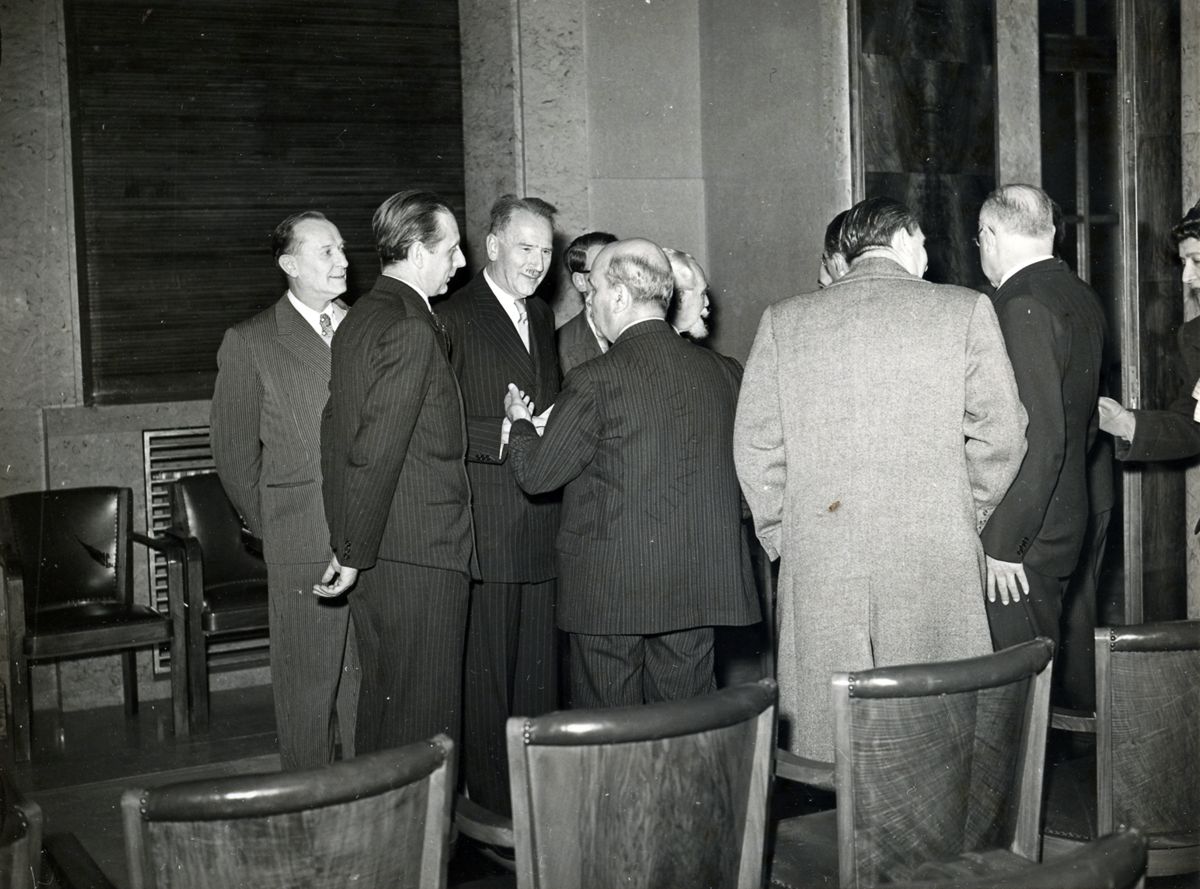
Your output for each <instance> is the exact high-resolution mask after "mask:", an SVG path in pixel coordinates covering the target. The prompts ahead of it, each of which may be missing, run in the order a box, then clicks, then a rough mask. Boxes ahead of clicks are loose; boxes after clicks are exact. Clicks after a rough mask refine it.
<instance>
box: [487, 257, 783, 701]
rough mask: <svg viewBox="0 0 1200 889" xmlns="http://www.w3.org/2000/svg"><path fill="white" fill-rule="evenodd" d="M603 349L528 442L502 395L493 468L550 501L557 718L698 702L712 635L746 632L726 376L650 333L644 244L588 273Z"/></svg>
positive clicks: (688, 345) (743, 548) (660, 274)
mask: <svg viewBox="0 0 1200 889" xmlns="http://www.w3.org/2000/svg"><path fill="white" fill-rule="evenodd" d="M590 284H591V286H592V288H593V294H592V306H593V317H594V319H595V322H596V326H597V327H598V328H599V329H600V332H601V333H602V334H604V336H605V337H606V338H607V339H608V340H609V341H610V342H611V343H612V346H611V347H610V348H609V350H608V351H607V352H606V353H605V354H604V355H602V356H600V357H598V358H594V359H592V360H591V361H589V362H587V363H585V364H583V365H581V366H580V367H578V368H576V369H575V370H574V371H572V372H571V375H570V376H569V377H568V378H567V381H566V385H565V386H564V388H563V391H562V392H560V393H559V396H558V399H557V402H556V404H555V406H554V411H553V413H552V414H551V416H550V418H549V422H548V423H547V425H546V427H545V437H544V438H541V439H539V438H538V433H537V431H536V429H535V427H534V425H533V423H532V422H530V420H531V419H532V412H531V410H530V409H529V405H528V404H527V403H526V402H525V400H524V397H523V395H524V393H520V392H519V390H518V388H517V387H515V386H512V387H510V390H509V395H508V397H507V398H506V402H505V407H506V411H507V416H508V419H509V420H510V421H511V422H512V428H511V432H510V438H509V448H510V454H509V458H508V462H509V466H510V468H511V469H512V471H513V473H514V474H515V475H516V477H517V481H518V482H519V483H520V485H521V487H522V488H523V489H524V490H526V491H528V492H530V493H539V492H544V491H552V490H555V489H557V488H559V487H562V486H564V485H565V491H564V495H563V516H562V525H561V527H560V529H559V533H558V538H557V550H558V567H559V582H560V590H559V603H558V625H559V626H560V627H561V628H562V629H564V630H566V631H567V632H568V633H570V634H571V635H570V640H571V652H570V673H571V677H570V682H571V695H572V703H573V704H574V705H576V706H585V707H608V706H620V705H626V704H640V703H643V702H647V701H659V700H670V699H676V698H684V697H691V696H695V695H699V694H703V693H705V692H707V691H709V690H711V689H712V688H713V687H714V682H713V627H714V626H715V625H737V626H744V625H746V624H751V623H755V622H756V621H758V620H759V619H760V612H759V606H758V597H757V593H756V591H755V586H754V578H753V574H752V571H751V567H750V555H749V549H748V546H747V544H746V538H745V536H744V535H743V534H742V532H741V518H742V509H741V490H740V488H739V487H738V481H737V476H736V475H735V473H734V467H733V417H734V409H735V406H736V404H737V395H738V386H739V383H740V380H741V371H740V369H739V367H738V365H737V362H735V361H733V360H732V359H730V358H726V357H724V356H721V355H718V354H716V353H714V352H710V351H709V350H707V349H704V348H702V347H700V346H697V345H696V344H694V343H692V342H689V341H688V340H686V339H684V338H683V337H680V336H678V335H677V334H676V333H675V331H674V330H673V329H672V328H671V327H670V325H668V324H667V322H666V312H667V306H668V303H669V301H670V298H671V292H672V288H673V284H674V282H673V279H672V276H671V266H670V263H669V262H668V261H667V257H666V256H665V255H664V254H663V252H662V250H660V249H659V248H658V247H657V246H656V245H654V244H652V243H650V242H649V241H644V240H631V241H618V242H617V243H615V244H610V245H608V246H607V247H605V248H604V249H603V250H602V251H601V252H600V254H599V255H598V256H597V257H596V261H595V263H594V264H593V265H592V271H591V276H590Z"/></svg>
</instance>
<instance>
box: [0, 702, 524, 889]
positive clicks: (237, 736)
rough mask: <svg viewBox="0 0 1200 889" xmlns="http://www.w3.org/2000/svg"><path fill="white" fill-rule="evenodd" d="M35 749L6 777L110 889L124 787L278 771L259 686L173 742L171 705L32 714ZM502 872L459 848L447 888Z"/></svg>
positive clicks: (120, 883) (119, 880)
mask: <svg viewBox="0 0 1200 889" xmlns="http://www.w3.org/2000/svg"><path fill="white" fill-rule="evenodd" d="M33 744H34V748H33V759H32V763H26V764H23V765H20V766H17V767H16V768H15V769H14V771H13V777H14V779H15V782H16V784H17V786H18V787H19V788H20V789H21V790H22V791H23V792H24V794H25V795H26V796H27V797H28V798H30V799H32V800H33V801H34V802H36V803H37V804H38V805H39V806H41V809H42V816H43V820H44V829H45V833H46V834H47V835H49V834H55V833H72V834H74V835H75V836H76V837H77V838H78V839H79V841H80V842H81V843H82V845H83V847H84V849H86V850H87V852H88V854H89V855H91V857H92V858H93V859H94V860H95V862H96V864H97V865H99V867H100V869H101V870H103V871H104V873H105V875H106V876H107V877H108V878H109V880H111V881H112V882H113V883H114V884H115V885H116V886H117V887H118V889H126V887H128V886H129V874H128V871H127V869H126V866H125V852H124V845H123V842H124V840H123V837H122V832H121V813H120V800H121V794H122V793H123V792H124V791H125V789H126V788H129V787H146V786H156V785H160V784H166V783H170V782H173V781H184V780H189V779H194V778H207V777H216V776H220V775H228V774H237V773H249V772H261V771H274V770H277V769H278V768H279V756H278V754H277V753H276V747H275V717H274V713H273V711H272V706H271V690H270V687H262V686H259V687H255V688H249V689H241V690H237V691H226V692H218V693H216V694H214V695H213V699H212V722H211V728H210V730H209V731H208V732H206V733H205V734H204V735H202V736H194V737H192V738H190V739H185V740H180V741H177V740H176V739H175V737H174V732H173V731H172V729H171V713H170V706H169V702H168V701H150V702H145V703H143V704H142V707H141V710H140V711H139V712H138V713H137V714H136V715H135V716H133V717H126V715H125V713H124V710H123V708H121V707H119V706H117V707H104V708H99V709H95V710H84V711H78V712H73V713H66V714H61V715H60V714H56V713H53V712H41V711H39V712H38V713H37V714H36V718H35V719H34V738H33ZM502 874H503V871H501V870H500V868H499V867H498V866H496V865H494V864H493V863H491V862H490V861H487V860H486V859H484V858H483V857H482V856H481V855H480V854H479V853H478V851H477V850H476V849H474V848H473V847H472V846H470V844H469V843H466V842H460V843H459V844H458V845H457V847H456V851H455V855H454V858H453V859H452V861H451V864H450V879H449V885H450V886H451V887H461V889H466V887H467V886H471V885H479V886H481V887H482V885H484V884H486V885H495V884H496V883H497V880H496V877H497V876H501V875H502ZM500 884H501V885H502V884H503V880H501V882H500ZM514 885H515V883H514Z"/></svg>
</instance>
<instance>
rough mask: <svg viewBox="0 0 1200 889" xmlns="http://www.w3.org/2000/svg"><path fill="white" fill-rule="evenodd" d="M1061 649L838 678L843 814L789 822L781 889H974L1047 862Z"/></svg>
mask: <svg viewBox="0 0 1200 889" xmlns="http://www.w3.org/2000/svg"><path fill="white" fill-rule="evenodd" d="M1052 650H1053V645H1052V644H1051V643H1050V641H1049V640H1046V639H1037V640H1034V641H1032V642H1027V643H1024V644H1022V645H1017V646H1014V647H1012V648H1009V649H1005V650H1004V651H1001V652H997V653H996V654H991V655H987V656H984V657H978V658H971V659H967V660H960V661H948V662H944V663H934V664H916V665H912V666H898V667H881V668H878V669H875V670H864V671H862V672H858V673H838V674H834V676H833V679H832V684H833V702H834V724H835V733H836V735H835V745H834V749H835V750H836V753H837V755H836V763H835V771H836V780H835V785H836V790H837V808H836V809H835V810H831V811H827V812H819V813H817V814H815V815H804V816H801V817H796V818H789V819H784V820H782V821H780V822H779V824H778V826H777V828H776V832H775V848H774V855H773V858H772V861H771V885H772V886H778V887H788V889H797V887H807V886H833V885H839V886H842V887H852V886H875V885H877V884H880V883H887V882H896V881H901V880H910V881H914V882H916V881H920V880H933V879H946V880H955V879H967V878H971V877H974V876H983V875H992V876H995V875H997V874H1003V873H1006V872H1010V871H1016V870H1021V869H1023V868H1026V867H1029V866H1030V865H1032V864H1033V863H1034V862H1035V861H1037V859H1038V849H1039V833H1038V825H1039V815H1040V811H1041V798H1042V770H1043V765H1044V756H1045V744H1046V728H1047V723H1048V722H1049V715H1050V658H1051V652H1052Z"/></svg>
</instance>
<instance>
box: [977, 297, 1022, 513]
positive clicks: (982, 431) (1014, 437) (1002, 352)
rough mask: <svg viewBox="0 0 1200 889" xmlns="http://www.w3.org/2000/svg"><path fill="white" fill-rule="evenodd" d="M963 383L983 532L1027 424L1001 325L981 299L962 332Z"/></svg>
mask: <svg viewBox="0 0 1200 889" xmlns="http://www.w3.org/2000/svg"><path fill="white" fill-rule="evenodd" d="M963 382H964V399H963V438H964V442H965V445H964V446H965V448H966V458H967V477H968V479H969V480H970V483H971V496H972V498H973V499H974V501H975V518H976V523H977V525H978V527H980V528H982V527H983V526H984V525H985V524H986V523H987V520H988V517H989V516H990V515H991V514H992V511H993V510H995V508H996V506H997V505H998V504H999V503H1000V501H1001V500H1003V499H1004V494H1005V492H1006V491H1007V490H1008V488H1009V485H1011V484H1012V481H1013V479H1014V478H1015V477H1016V475H1017V470H1018V469H1020V467H1021V459H1022V458H1023V457H1024V456H1025V448H1026V443H1025V428H1026V426H1027V425H1028V417H1027V415H1026V413H1025V407H1024V405H1022V404H1021V399H1020V397H1019V396H1018V394H1017V381H1016V379H1015V377H1014V375H1013V368H1012V362H1011V361H1010V360H1009V358H1008V352H1007V350H1006V349H1005V347H1004V338H1003V336H1001V334H1000V324H999V322H998V321H997V320H996V313H995V310H993V309H992V304H991V303H990V302H989V301H988V299H987V297H985V296H981V297H979V300H978V301H977V302H976V304H975V311H974V312H973V313H972V315H971V323H970V325H969V327H968V329H967V354H966V375H965V378H964V381H963Z"/></svg>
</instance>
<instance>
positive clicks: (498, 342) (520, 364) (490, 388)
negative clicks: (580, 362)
mask: <svg viewBox="0 0 1200 889" xmlns="http://www.w3.org/2000/svg"><path fill="white" fill-rule="evenodd" d="M525 307H526V311H527V312H528V317H529V342H530V349H529V351H526V350H525V344H524V343H522V342H521V335H520V334H519V333H517V329H516V327H514V326H513V323H512V319H511V318H510V317H509V316H508V313H507V312H505V310H504V307H503V306H502V305H501V304H500V301H499V300H498V299H497V298H496V295H495V294H494V293H492V289H491V288H490V287H489V286H488V283H487V281H486V280H485V279H484V277H483V273H482V272H480V273H479V274H478V275H476V276H475V277H474V278H473V279H472V280H471V281H470V282H469V283H468V284H467V285H466V286H465V287H463V288H461V289H460V290H458V291H457V292H455V293H454V294H453V295H452V296H451V297H450V298H449V299H448V300H446V302H445V303H443V304H442V305H441V306H440V307H439V309H438V316H439V317H440V318H442V319H443V320H444V321H445V322H446V328H447V330H448V331H449V334H450V356H451V363H452V364H453V365H454V371H455V373H456V374H457V375H458V381H459V385H460V386H461V387H462V396H463V409H464V411H465V412H466V415H467V476H468V477H469V478H470V480H471V500H472V508H473V513H474V520H475V546H476V554H477V556H478V558H479V571H480V574H481V575H482V577H483V579H484V580H487V581H494V582H497V583H522V582H537V581H543V580H549V579H550V578H552V577H554V576H555V575H556V573H557V572H556V568H555V560H554V534H555V532H556V531H557V530H558V513H559V503H560V500H561V498H560V496H559V495H558V493H557V492H554V493H549V494H539V495H530V494H526V493H525V492H524V491H522V490H521V489H520V488H519V487H518V486H517V482H516V479H514V478H513V475H512V473H511V472H509V471H508V467H507V466H505V465H504V461H503V460H502V459H500V457H499V453H500V426H501V423H502V422H503V421H504V395H505V393H506V392H507V391H508V384H509V383H516V384H517V385H518V386H519V387H520V388H521V389H522V390H523V391H524V392H525V393H526V394H527V395H529V397H530V398H532V399H533V403H534V405H535V406H536V409H537V410H538V411H541V410H544V409H545V408H547V407H549V406H550V405H551V404H553V403H554V399H555V398H556V397H557V396H558V381H559V374H558V357H557V353H556V351H555V348H554V313H553V312H552V311H551V310H550V307H549V306H547V305H546V303H545V302H544V301H542V300H541V299H538V298H536V297H530V298H529V299H527V300H526V301H525Z"/></svg>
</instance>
